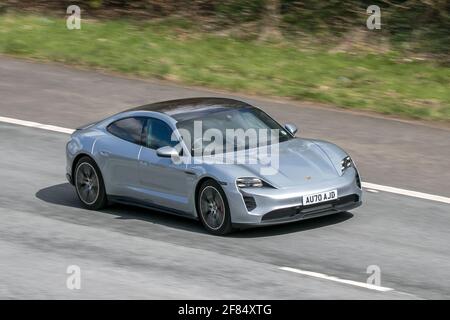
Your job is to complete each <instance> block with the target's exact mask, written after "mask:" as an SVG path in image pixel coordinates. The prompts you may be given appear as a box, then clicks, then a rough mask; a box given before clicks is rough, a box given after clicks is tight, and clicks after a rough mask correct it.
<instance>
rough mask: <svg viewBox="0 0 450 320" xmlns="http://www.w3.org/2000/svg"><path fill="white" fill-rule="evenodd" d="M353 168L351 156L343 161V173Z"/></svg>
mask: <svg viewBox="0 0 450 320" xmlns="http://www.w3.org/2000/svg"><path fill="white" fill-rule="evenodd" d="M352 166H353V160H352V158H350V156H347V157H345V158H344V159H342V161H341V167H342V172H344V171H345V170H347V169H348V168H350V167H352Z"/></svg>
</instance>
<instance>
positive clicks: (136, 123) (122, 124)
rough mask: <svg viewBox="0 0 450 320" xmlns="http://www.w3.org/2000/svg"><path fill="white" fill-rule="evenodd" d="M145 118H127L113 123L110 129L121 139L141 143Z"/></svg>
mask: <svg viewBox="0 0 450 320" xmlns="http://www.w3.org/2000/svg"><path fill="white" fill-rule="evenodd" d="M144 124H145V118H126V119H121V120H118V121H116V122H113V123H111V124H110V125H109V126H108V131H109V132H110V133H111V134H113V135H115V136H116V137H119V138H121V139H124V140H127V141H129V142H132V143H136V144H141V142H142V130H143V127H144Z"/></svg>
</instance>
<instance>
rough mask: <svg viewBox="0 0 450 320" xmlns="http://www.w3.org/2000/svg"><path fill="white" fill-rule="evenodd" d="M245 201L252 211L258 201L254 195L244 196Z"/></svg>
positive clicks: (248, 208)
mask: <svg viewBox="0 0 450 320" xmlns="http://www.w3.org/2000/svg"><path fill="white" fill-rule="evenodd" d="M244 203H245V206H246V207H247V210H248V211H252V210H253V209H255V208H256V201H255V198H253V197H250V196H244Z"/></svg>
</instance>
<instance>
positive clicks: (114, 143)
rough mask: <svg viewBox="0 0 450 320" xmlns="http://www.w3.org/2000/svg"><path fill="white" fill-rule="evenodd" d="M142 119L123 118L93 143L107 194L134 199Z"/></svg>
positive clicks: (136, 186)
mask: <svg viewBox="0 0 450 320" xmlns="http://www.w3.org/2000/svg"><path fill="white" fill-rule="evenodd" d="M145 122H146V118H143V117H127V118H122V119H119V120H116V121H114V122H113V123H111V124H110V125H109V126H108V127H107V131H108V133H109V134H107V135H106V136H105V137H103V138H101V139H99V140H98V141H96V145H95V149H96V152H97V153H98V157H99V158H100V159H101V161H100V163H101V166H102V172H103V179H104V181H105V187H106V191H107V194H108V195H110V196H118V197H121V198H135V197H137V195H138V194H137V192H136V188H138V185H139V180H138V156H139V152H140V150H141V148H142V132H143V128H144V124H145Z"/></svg>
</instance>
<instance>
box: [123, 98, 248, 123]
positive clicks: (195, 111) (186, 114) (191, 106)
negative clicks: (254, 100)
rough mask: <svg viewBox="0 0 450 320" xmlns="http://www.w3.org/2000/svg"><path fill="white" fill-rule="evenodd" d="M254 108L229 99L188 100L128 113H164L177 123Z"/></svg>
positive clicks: (135, 109)
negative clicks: (232, 110)
mask: <svg viewBox="0 0 450 320" xmlns="http://www.w3.org/2000/svg"><path fill="white" fill-rule="evenodd" d="M244 108H254V107H253V106H251V105H249V104H248V103H245V102H242V101H239V100H235V99H229V98H215V97H202V98H187V99H177V100H170V101H162V102H156V103H151V104H146V105H143V106H139V107H136V108H132V109H129V110H127V111H152V112H160V113H164V114H166V115H168V116H170V117H172V118H174V119H175V120H177V121H184V120H189V119H195V118H200V117H203V116H205V115H207V114H210V113H214V112H218V111H224V110H230V109H244Z"/></svg>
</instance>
